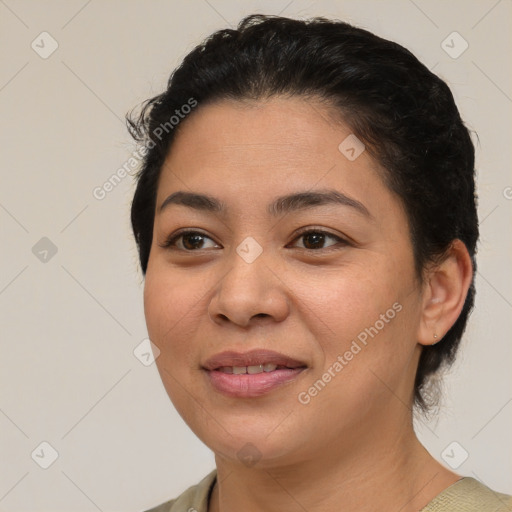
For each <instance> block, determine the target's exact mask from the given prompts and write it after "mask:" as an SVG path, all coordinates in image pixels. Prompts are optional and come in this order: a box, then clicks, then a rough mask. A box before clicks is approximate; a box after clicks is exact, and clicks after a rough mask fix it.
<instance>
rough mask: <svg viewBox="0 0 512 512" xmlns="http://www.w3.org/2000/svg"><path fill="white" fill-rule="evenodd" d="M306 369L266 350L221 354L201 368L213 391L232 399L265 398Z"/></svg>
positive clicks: (301, 362)
mask: <svg viewBox="0 0 512 512" xmlns="http://www.w3.org/2000/svg"><path fill="white" fill-rule="evenodd" d="M306 368H307V365H306V363H304V362H303V361H299V360H297V359H294V358H292V357H289V356H286V355H284V354H279V353H278V352H272V351H268V350H252V351H249V352H244V353H239V352H222V353H220V354H217V355H215V356H213V357H211V358H210V359H208V360H207V361H206V362H205V363H204V365H203V369H204V370H206V372H205V373H206V375H207V377H208V382H209V384H210V385H211V386H212V387H213V389H214V390H215V391H217V392H219V393H221V394H223V395H226V396H229V397H235V398H254V397H259V396H262V395H266V394H268V393H270V392H271V391H273V390H274V389H276V388H279V387H280V386H282V385H283V384H285V383H289V382H291V381H294V380H295V379H297V378H298V377H299V375H300V374H301V373H302V372H303V371H304V370H305V369H306Z"/></svg>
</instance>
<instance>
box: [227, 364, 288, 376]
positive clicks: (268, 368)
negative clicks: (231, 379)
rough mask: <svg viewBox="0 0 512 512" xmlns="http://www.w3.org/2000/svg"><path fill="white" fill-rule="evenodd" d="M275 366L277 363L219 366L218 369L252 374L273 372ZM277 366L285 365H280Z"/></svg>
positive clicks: (237, 373) (232, 372)
mask: <svg viewBox="0 0 512 512" xmlns="http://www.w3.org/2000/svg"><path fill="white" fill-rule="evenodd" d="M277 368H278V365H277V364H272V363H266V364H258V365H254V366H222V367H221V368H219V371H220V372H222V373H229V374H234V375H244V374H246V373H248V374H249V375H254V374H256V373H263V372H273V371H275V370H276V369H277ZM279 368H285V367H284V366H280V367H279Z"/></svg>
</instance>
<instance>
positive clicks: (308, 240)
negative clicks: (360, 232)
mask: <svg viewBox="0 0 512 512" xmlns="http://www.w3.org/2000/svg"><path fill="white" fill-rule="evenodd" d="M301 238H302V239H303V248H304V249H306V250H318V249H328V248H330V247H332V246H333V245H337V244H338V245H339V244H341V245H346V244H347V242H345V240H343V239H342V238H340V237H338V236H336V235H333V234H331V233H327V232H326V231H321V230H318V229H313V230H309V231H304V232H302V233H301V234H300V235H299V236H298V237H297V238H296V240H300V239H301ZM329 238H330V239H331V240H334V241H335V242H336V243H334V244H331V245H328V246H327V247H324V244H325V243H326V240H327V239H329Z"/></svg>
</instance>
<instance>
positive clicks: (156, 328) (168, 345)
mask: <svg viewBox="0 0 512 512" xmlns="http://www.w3.org/2000/svg"><path fill="white" fill-rule="evenodd" d="M199 300H200V290H199V289H196V288H195V287H194V285H193V283H191V282H189V281H186V280H183V279H181V278H180V275H179V273H177V272H169V271H167V272H165V271H161V270H159V269H158V268H156V267H153V268H151V269H150V268H149V267H148V271H147V273H146V279H145V285H144V314H145V317H146V324H147V328H148V334H149V337H150V339H151V341H152V342H153V343H154V344H155V345H156V346H157V347H158V348H159V349H160V350H161V355H162V356H164V357H166V356H167V355H171V354H169V353H170V352H172V354H177V353H179V352H183V351H185V352H186V349H187V346H188V345H187V344H186V343H183V340H186V339H187V338H188V337H189V335H191V334H192V333H191V332H189V331H190V328H191V326H192V325H197V322H195V321H194V319H193V316H194V314H195V309H194V305H195V304H197V303H198V301H199Z"/></svg>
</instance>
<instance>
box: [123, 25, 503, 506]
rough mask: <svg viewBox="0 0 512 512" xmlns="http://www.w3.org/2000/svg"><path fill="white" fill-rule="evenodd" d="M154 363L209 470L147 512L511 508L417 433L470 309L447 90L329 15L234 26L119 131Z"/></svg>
mask: <svg viewBox="0 0 512 512" xmlns="http://www.w3.org/2000/svg"><path fill="white" fill-rule="evenodd" d="M129 126H130V130H131V133H132V135H133V136H134V137H135V138H136V139H137V140H138V141H140V142H142V143H143V144H144V148H145V149H144V154H145V159H144V162H143V167H142V169H141V170H140V173H139V175H138V182H137V189H136V192H135V196H134V199H133V204H132V226H133V230H134V234H135V238H136V241H137V244H138V249H139V255H140V262H141V266H142V270H143V272H144V274H145V288H144V305H145V315H146V321H147V326H148V332H149V336H150V339H151V340H152V342H153V343H154V345H155V346H156V347H158V350H159V351H160V355H159V357H158V359H157V365H158V369H159V373H160V376H161V378H162V381H163V383H164V386H165V388H166V390H167V393H168V394H169V397H170V398H171V400H172V402H173V404H174V405H175V407H176V408H177V410H178V412H179V413H180V414H181V416H182V417H183V419H184V420H185V421H186V422H187V424H188V425H189V426H190V428H191V429H192V430H193V431H194V433H195V434H196V435H197V436H198V437H199V438H200V439H201V440H202V441H203V442H204V443H205V444H206V445H207V446H209V447H210V448H211V449H212V450H213V451H214V453H215V460H216V466H217V469H216V470H215V471H213V472H212V473H210V474H209V475H207V476H206V477H205V478H204V479H203V480H202V481H201V482H200V483H199V484H198V485H197V486H194V487H191V488H190V489H188V490H187V491H186V492H185V493H183V494H182V495H181V496H180V497H179V498H177V499H175V500H171V501H169V502H167V503H164V504H162V505H160V506H158V507H156V508H154V509H152V512H157V511H158V512H163V511H172V512H177V511H182V510H183V511H185V510H189V511H192V510H196V511H198V512H206V511H208V512H225V511H233V510H243V511H244V512H246V511H262V510H265V511H273V510H280V511H281V510H287V511H293V510H298V511H299V510H307V511H308V512H315V511H317V510H322V511H338V510H344V511H374V510H386V511H387V510H397V511H399V510H400V511H403V512H407V511H417V510H423V511H455V510H464V511H472V510H475V511H477V510H478V511H480V512H481V511H486V510H489V511H490V510H493V511H497V510H500V511H505V510H510V507H511V506H512V501H511V499H510V497H509V496H506V495H504V494H498V493H495V492H493V491H492V490H491V489H489V488H487V487H486V486H484V485H483V484H481V483H479V482H478V481H477V480H474V479H472V478H467V477H466V478H461V477H460V476H459V475H457V474H456V473H454V472H452V471H450V470H448V469H447V468H445V467H443V466H442V465H440V464H439V463H438V462H437V461H436V460H435V459H434V458H433V457H432V456H431V455H430V454H429V453H428V452H427V451H426V450H425V448H424V447H423V446H422V445H421V443H420V442H419V441H418V439H417V437H416V435H415V433H414V430H413V425H412V410H413V407H417V408H419V409H420V410H427V409H428V407H429V403H430V401H431V400H432V393H433V391H432V386H431V383H432V382H433V379H432V377H433V376H435V375H436V372H438V370H439V369H440V368H441V367H442V366H443V365H446V364H449V363H450V362H451V361H452V360H453V358H454V356H455V353H456V350H457V347H458V345H459V342H460V339H461V336H462V334H463V332H464V329H465V326H466V322H467V319H468V315H469V313H470V311H471V308H472V306H473V303H474V294H475V291H474V287H473V279H474V275H475V269H476V267H475V251H476V243H477V239H478V219H477V213H476V205H475V183H474V148H473V144H472V142H471V139H470V136H469V133H468V130H467V129H466V128H465V126H464V124H463V122H462V120H461V118H460V116H459V112H458V110H457V108H456V106H455V103H454V100H453V96H452V94H451V92H450V90H449V88H448V87H447V85H446V84H445V83H444V82H443V81H442V80H440V79H439V78H438V77H437V76H435V75H433V74H432V73H431V72H430V71H429V70H428V69H427V68H426V67H425V66H423V65H422V64H421V63H420V62H419V61H418V60H417V59H416V58H415V57H414V56H413V55H412V54H411V53H410V52H409V51H407V50H406V49H404V48H402V47H401V46H399V45H397V44H395V43H392V42H390V41H386V40H384V39H381V38H379V37H377V36H375V35H373V34H371V33H369V32H367V31H365V30H361V29H358V28H355V27H352V26H350V25H348V24H346V23H342V22H339V21H329V20H326V19H323V18H315V19H312V20H308V21H298V20H291V19H286V18H282V17H267V16H259V15H253V16H248V17H247V18H245V19H244V20H242V21H241V23H240V24H239V26H238V29H237V30H222V31H219V32H216V33H215V34H213V35H212V36H211V37H210V38H208V39H207V40H206V41H205V42H204V43H203V44H201V45H199V46H198V47H197V48H195V49H194V50H193V51H192V52H191V53H190V54H189V55H187V56H186V57H185V59H184V61H183V63H182V64H181V66H180V67H179V68H178V69H177V70H176V71H175V72H174V73H173V74H172V76H171V78H170V80H169V84H168V88H167V90H166V91H165V92H164V93H162V94H161V95H159V96H157V97H155V98H153V99H151V100H149V101H148V102H147V103H146V105H145V106H144V108H143V110H142V113H141V114H140V116H139V117H135V118H132V119H131V120H130V121H129Z"/></svg>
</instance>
